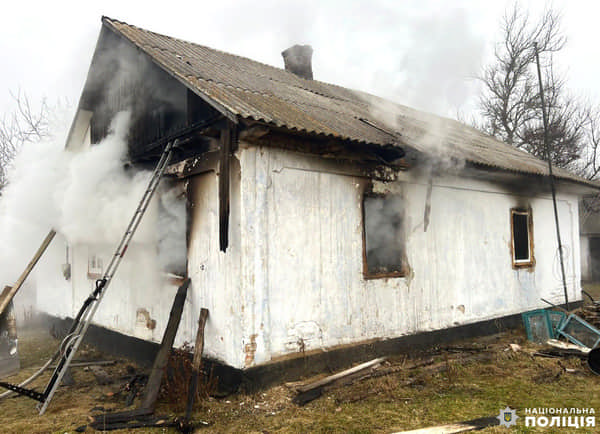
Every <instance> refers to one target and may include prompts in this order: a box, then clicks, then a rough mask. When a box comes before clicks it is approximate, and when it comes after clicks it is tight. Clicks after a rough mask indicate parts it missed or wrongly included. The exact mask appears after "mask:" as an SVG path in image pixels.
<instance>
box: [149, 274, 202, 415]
mask: <svg viewBox="0 0 600 434" xmlns="http://www.w3.org/2000/svg"><path fill="white" fill-rule="evenodd" d="M190 282H191V280H190V279H189V278H188V279H186V280H185V282H184V283H183V285H181V286H180V287H179V289H178V290H177V294H176V295H175V300H173V306H172V307H171V313H170V314H169V321H168V323H167V328H166V329H165V333H164V335H163V338H162V342H161V343H160V349H159V350H158V353H157V354H156V358H155V359H154V365H153V366H152V371H151V372H150V377H149V378H148V383H147V384H146V390H145V392H144V397H143V399H142V408H144V409H150V411H151V412H152V410H153V409H154V405H155V404H156V398H157V397H158V391H159V389H160V383H161V382H162V378H163V375H164V372H165V367H166V366H167V362H168V360H169V353H170V352H171V348H172V347H173V342H174V341H175V335H176V334H177V329H178V328H179V321H180V320H181V314H182V312H183V305H184V303H185V297H186V295H187V290H188V287H189V286H190Z"/></svg>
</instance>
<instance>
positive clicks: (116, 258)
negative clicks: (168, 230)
mask: <svg viewBox="0 0 600 434" xmlns="http://www.w3.org/2000/svg"><path fill="white" fill-rule="evenodd" d="M177 144H178V140H175V141H173V142H169V143H167V145H166V146H165V149H164V151H163V153H162V155H161V157H160V160H159V162H158V164H157V165H156V167H155V169H154V172H153V173H152V178H151V179H150V182H149V183H148V188H147V189H146V191H145V192H144V195H143V197H142V199H141V201H140V203H139V205H138V207H137V209H136V211H135V213H134V214H133V217H132V218H131V221H130V222H129V226H127V229H126V231H125V233H124V234H123V237H122V238H121V242H120V243H119V245H118V247H117V249H116V250H115V253H114V255H113V256H112V258H111V260H110V263H109V264H108V266H107V267H106V271H105V273H104V275H103V277H102V278H101V279H98V280H97V281H96V288H95V289H94V291H92V293H91V294H90V295H89V296H88V298H87V299H86V300H85V301H84V303H83V305H82V306H81V309H80V310H79V312H78V313H77V316H76V317H75V320H74V321H73V325H72V326H71V329H70V330H69V332H68V334H67V336H66V337H65V339H64V340H63V342H62V343H61V350H60V352H61V355H60V359H59V360H58V363H57V364H56V368H55V369H54V372H53V373H52V376H51V377H50V381H49V382H48V385H47V386H46V389H45V390H44V392H43V393H40V392H37V391H35V390H31V389H25V388H24V387H19V386H17V385H15V384H10V383H4V382H0V386H3V387H5V388H7V389H9V390H12V391H13V392H16V393H18V394H20V395H24V396H27V397H29V398H32V399H35V400H37V401H40V404H39V405H38V408H39V410H40V415H42V414H44V412H45V411H46V409H47V408H48V404H50V401H51V400H52V397H53V396H54V393H55V392H56V389H57V388H58V386H59V385H60V382H61V380H62V378H63V376H64V375H65V373H66V372H67V369H68V368H69V364H70V363H71V360H72V359H73V356H74V355H75V353H76V352H77V349H78V348H79V345H80V344H81V342H82V341H83V338H84V337H85V333H86V331H87V329H88V327H89V325H90V322H91V320H92V318H93V317H94V314H95V313H96V310H97V309H98V306H99V305H100V302H101V301H102V298H103V297H104V294H105V293H106V289H107V288H108V286H109V285H110V282H111V281H112V278H113V276H114V275H115V272H116V271H117V268H118V267H119V264H120V263H121V259H123V256H124V255H125V252H126V251H127V248H128V247H129V243H130V241H131V238H132V237H133V235H134V234H135V231H136V229H137V228H138V226H139V224H140V222H141V220H142V217H143V216H144V213H145V212H146V209H147V208H148V205H149V204H150V200H151V199H152V196H153V195H154V192H155V191H156V189H157V187H158V184H159V183H160V180H161V178H162V176H163V174H164V172H165V169H166V168H167V165H168V164H169V161H170V160H171V157H172V156H173V150H174V148H175V147H176V146H177Z"/></svg>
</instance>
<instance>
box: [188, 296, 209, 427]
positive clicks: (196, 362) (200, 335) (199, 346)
mask: <svg viewBox="0 0 600 434" xmlns="http://www.w3.org/2000/svg"><path fill="white" fill-rule="evenodd" d="M207 318H208V309H205V308H202V309H200V318H198V332H197V333H196V344H195V345H194V359H193V360H192V378H191V380H190V388H189V391H188V402H187V410H186V412H185V418H186V419H189V418H190V416H191V414H192V409H193V407H194V401H195V399H196V393H197V390H198V376H199V375H200V364H201V363H202V352H203V351H204V326H205V325H206V319H207Z"/></svg>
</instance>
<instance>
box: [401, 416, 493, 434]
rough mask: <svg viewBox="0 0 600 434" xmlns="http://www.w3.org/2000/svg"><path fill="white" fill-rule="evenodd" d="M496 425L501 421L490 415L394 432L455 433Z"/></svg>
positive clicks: (405, 433)
mask: <svg viewBox="0 0 600 434" xmlns="http://www.w3.org/2000/svg"><path fill="white" fill-rule="evenodd" d="M495 425H500V421H499V420H498V418H497V417H494V416H490V417H482V418H479V419H473V420H469V421H466V422H458V423H451V424H448V425H439V426H432V427H429V428H421V429H415V430H412V431H398V432H395V433H394V434H454V433H461V432H468V431H478V430H481V429H484V428H487V427H490V426H495Z"/></svg>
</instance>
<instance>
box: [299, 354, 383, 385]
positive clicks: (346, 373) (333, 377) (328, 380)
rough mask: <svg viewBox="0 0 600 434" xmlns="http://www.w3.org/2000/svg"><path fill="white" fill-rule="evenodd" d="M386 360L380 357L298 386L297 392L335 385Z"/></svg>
mask: <svg viewBox="0 0 600 434" xmlns="http://www.w3.org/2000/svg"><path fill="white" fill-rule="evenodd" d="M385 359H386V358H385V357H380V358H378V359H373V360H370V361H368V362H365V363H361V364H360V365H357V366H355V367H353V368H350V369H346V370H345V371H342V372H338V373H337V374H334V375H330V376H328V377H325V378H322V379H320V380H317V381H314V382H312V383H309V384H306V385H303V386H298V387H297V390H298V392H308V391H309V390H312V389H316V388H318V387H321V386H326V385H328V384H330V383H333V382H334V381H336V380H339V379H341V378H344V377H347V376H349V375H352V374H355V373H357V372H361V371H364V370H367V369H369V368H372V367H374V366H377V365H380V364H381V363H382V362H383V361H385Z"/></svg>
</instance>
